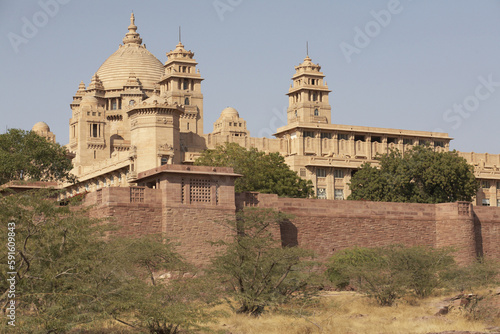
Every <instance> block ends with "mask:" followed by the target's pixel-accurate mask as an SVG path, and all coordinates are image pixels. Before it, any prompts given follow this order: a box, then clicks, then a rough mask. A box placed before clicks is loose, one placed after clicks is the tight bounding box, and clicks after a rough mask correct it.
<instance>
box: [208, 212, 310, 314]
mask: <svg viewBox="0 0 500 334" xmlns="http://www.w3.org/2000/svg"><path fill="white" fill-rule="evenodd" d="M288 218H289V217H288V216H286V215H284V214H283V213H279V212H276V211H274V210H272V209H265V210H263V209H256V208H248V209H245V210H243V211H241V212H239V213H238V214H237V219H236V221H229V224H230V226H231V227H232V228H233V232H234V234H233V235H234V238H233V239H232V240H231V241H219V242H217V243H216V245H218V246H222V247H223V250H222V252H221V254H219V256H218V257H216V258H215V260H214V261H213V273H214V274H215V275H216V276H217V277H220V279H221V281H222V282H225V283H226V284H228V285H229V289H228V290H229V295H230V297H232V299H233V300H234V301H236V303H237V304H238V308H236V309H235V311H236V312H237V313H245V314H251V315H255V316H257V315H259V314H261V313H262V312H263V311H264V309H265V307H266V306H269V305H275V304H280V303H284V302H286V301H288V300H290V298H293V297H294V296H296V295H297V294H296V293H297V292H300V293H302V294H303V293H304V292H306V291H307V287H308V283H310V282H311V277H312V274H311V273H310V271H309V270H308V269H310V266H311V265H312V262H309V261H305V260H304V259H305V258H310V257H312V256H313V253H312V252H311V251H307V250H304V249H301V248H299V247H283V246H282V245H281V241H280V240H278V239H277V238H276V237H274V236H273V229H274V233H276V229H277V231H279V225H280V223H283V222H284V221H285V220H287V219H288Z"/></svg>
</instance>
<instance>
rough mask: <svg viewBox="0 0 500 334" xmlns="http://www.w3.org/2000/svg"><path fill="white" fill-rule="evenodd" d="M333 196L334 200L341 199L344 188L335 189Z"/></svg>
mask: <svg viewBox="0 0 500 334" xmlns="http://www.w3.org/2000/svg"><path fill="white" fill-rule="evenodd" d="M334 196H335V197H334V198H335V199H336V200H343V199H344V189H335V192H334Z"/></svg>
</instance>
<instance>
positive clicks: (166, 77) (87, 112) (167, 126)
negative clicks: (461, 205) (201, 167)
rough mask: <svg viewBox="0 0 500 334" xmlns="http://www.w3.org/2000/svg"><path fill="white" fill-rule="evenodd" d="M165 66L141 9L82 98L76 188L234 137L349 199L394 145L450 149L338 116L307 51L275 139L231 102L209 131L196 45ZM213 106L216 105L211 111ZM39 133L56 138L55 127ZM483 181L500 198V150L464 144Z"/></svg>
mask: <svg viewBox="0 0 500 334" xmlns="http://www.w3.org/2000/svg"><path fill="white" fill-rule="evenodd" d="M166 56H167V60H166V62H165V64H163V63H162V62H161V61H160V60H158V59H157V58H156V57H155V56H154V55H153V54H152V53H151V52H149V51H148V50H147V49H146V46H145V45H144V44H143V43H142V38H141V37H140V35H139V33H138V32H137V26H136V25H135V19H134V15H133V14H132V15H131V18H130V25H129V27H128V32H127V33H126V34H125V37H124V38H123V44H122V45H120V46H119V48H118V50H116V52H114V53H113V54H112V55H111V56H109V58H108V59H106V60H105V61H104V63H103V64H102V65H101V67H99V69H98V70H97V72H96V73H95V74H94V75H93V76H92V79H91V81H90V83H89V84H88V86H86V85H85V84H84V82H83V81H82V82H81V83H80V85H79V87H78V90H77V91H76V94H75V96H74V97H73V102H72V103H71V104H70V107H71V112H72V115H71V119H70V121H69V131H70V140H69V143H68V144H67V145H66V147H67V148H68V150H69V151H70V152H71V153H72V155H74V158H73V165H74V169H73V174H75V175H76V176H77V177H78V180H79V182H78V183H77V184H74V185H72V184H65V185H63V188H65V190H66V196H72V195H75V194H78V193H83V192H95V191H96V190H99V189H103V188H107V187H128V186H145V187H149V188H156V187H158V186H160V182H159V181H158V182H152V181H151V180H149V181H148V182H145V181H144V177H141V175H143V174H141V173H144V172H146V171H148V170H152V169H155V168H161V167H162V166H163V165H191V164H192V163H193V162H194V161H195V159H196V158H197V157H198V156H199V155H200V153H201V152H202V151H203V150H205V149H207V148H208V149H210V148H214V147H216V146H217V145H219V144H223V143H225V142H235V143H238V144H240V145H242V146H244V147H247V148H249V147H255V148H257V149H259V150H262V151H265V152H279V153H280V154H281V155H283V156H284V157H285V161H286V163H287V164H288V165H289V166H290V167H291V169H293V170H294V171H296V172H297V173H298V174H299V175H300V177H302V178H304V179H308V180H311V181H312V182H313V184H314V187H315V190H316V196H317V197H318V198H324V199H337V200H342V199H345V198H347V196H348V195H349V193H350V190H349V186H348V183H349V179H350V177H351V174H352V173H353V172H354V171H356V170H357V169H358V168H359V167H360V166H361V165H362V164H363V163H365V162H369V163H376V160H375V159H374V157H375V155H376V154H378V153H385V152H387V151H388V150H389V149H390V148H397V149H399V150H400V151H402V152H404V151H406V150H408V149H410V148H411V147H412V146H414V145H421V144H428V145H430V147H432V148H433V149H434V150H436V151H448V150H449V143H450V140H452V138H450V137H449V136H448V134H446V133H436V132H425V131H412V130H400V129H386V128H375V127H364V126H351V125H339V124H332V115H331V107H330V104H329V94H330V92H331V91H330V90H329V88H328V85H327V83H326V81H325V75H324V74H323V73H322V72H321V67H320V66H319V65H318V64H315V63H313V62H312V60H311V58H310V57H309V56H308V55H307V56H306V57H305V59H304V61H303V62H302V63H301V64H299V65H298V66H295V74H294V75H293V76H292V83H291V85H290V88H289V90H288V93H287V95H288V97H289V107H288V110H287V125H285V126H283V127H281V128H279V129H277V130H276V133H275V134H274V136H275V138H254V137H251V136H250V133H249V131H248V130H247V129H246V122H245V120H244V119H243V118H242V117H241V116H240V115H239V113H238V111H237V110H236V109H234V108H229V107H228V108H226V109H224V110H222V112H221V114H220V117H219V119H218V120H217V121H216V122H215V123H214V128H213V132H212V133H209V134H204V133H203V114H204V110H203V94H202V87H201V86H202V81H203V78H202V77H201V74H200V70H199V69H197V65H198V63H197V62H196V60H195V59H194V53H193V52H191V51H187V50H186V49H185V48H184V45H183V44H182V43H181V42H180V41H179V43H178V44H177V45H176V47H175V49H174V50H171V51H169V52H167V53H166ZM211 112H212V111H211ZM33 131H36V132H38V133H39V134H40V135H42V136H45V137H46V138H48V139H49V140H52V141H55V136H54V135H53V134H52V133H51V132H50V129H49V127H48V126H47V125H46V124H45V123H43V122H40V123H37V124H36V125H35V126H34V127H33ZM459 154H460V156H462V157H464V158H465V159H467V161H468V162H469V163H470V164H472V165H473V166H474V170H475V174H476V177H477V178H478V179H479V180H480V182H481V188H480V189H479V191H478V193H477V196H476V199H475V202H474V203H473V204H475V205H484V206H500V169H499V168H500V155H498V154H497V155H493V154H488V153H484V154H477V153H474V152H470V153H464V152H459Z"/></svg>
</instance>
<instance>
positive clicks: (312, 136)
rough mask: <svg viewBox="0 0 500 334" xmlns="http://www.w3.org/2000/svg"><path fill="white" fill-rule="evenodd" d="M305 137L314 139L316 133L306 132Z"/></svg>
mask: <svg viewBox="0 0 500 334" xmlns="http://www.w3.org/2000/svg"><path fill="white" fill-rule="evenodd" d="M304 137H311V138H314V132H312V131H304Z"/></svg>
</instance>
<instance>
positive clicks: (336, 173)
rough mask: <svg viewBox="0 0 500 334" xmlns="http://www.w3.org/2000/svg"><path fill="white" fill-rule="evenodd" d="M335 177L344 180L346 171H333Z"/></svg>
mask: <svg viewBox="0 0 500 334" xmlns="http://www.w3.org/2000/svg"><path fill="white" fill-rule="evenodd" d="M333 177H334V178H336V179H343V178H344V171H343V170H342V169H335V170H334V171H333Z"/></svg>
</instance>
